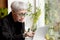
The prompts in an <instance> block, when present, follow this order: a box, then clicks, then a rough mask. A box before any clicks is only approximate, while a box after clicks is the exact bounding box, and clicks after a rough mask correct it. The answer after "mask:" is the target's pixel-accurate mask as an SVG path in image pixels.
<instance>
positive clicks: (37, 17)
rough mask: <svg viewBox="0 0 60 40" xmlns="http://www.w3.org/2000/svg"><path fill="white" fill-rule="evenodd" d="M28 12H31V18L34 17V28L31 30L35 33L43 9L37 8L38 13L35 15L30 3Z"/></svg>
mask: <svg viewBox="0 0 60 40" xmlns="http://www.w3.org/2000/svg"><path fill="white" fill-rule="evenodd" d="M27 11H28V12H30V13H31V14H29V16H32V20H33V24H32V27H31V30H32V31H35V30H36V29H37V25H36V23H37V21H38V19H39V17H40V15H41V9H40V8H38V7H36V12H35V13H33V12H32V5H31V3H29V2H28V9H27Z"/></svg>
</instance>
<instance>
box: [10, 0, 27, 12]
mask: <svg viewBox="0 0 60 40" xmlns="http://www.w3.org/2000/svg"><path fill="white" fill-rule="evenodd" d="M11 9H12V10H14V11H18V10H20V9H27V6H26V3H24V2H22V1H14V2H12V4H11Z"/></svg>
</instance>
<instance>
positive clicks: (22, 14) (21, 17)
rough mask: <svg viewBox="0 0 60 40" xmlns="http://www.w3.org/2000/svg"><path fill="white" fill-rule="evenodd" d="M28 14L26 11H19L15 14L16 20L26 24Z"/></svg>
mask: <svg viewBox="0 0 60 40" xmlns="http://www.w3.org/2000/svg"><path fill="white" fill-rule="evenodd" d="M26 12H27V11H26V10H19V11H17V12H14V15H15V16H14V18H15V20H16V21H18V22H24V19H25V14H26Z"/></svg>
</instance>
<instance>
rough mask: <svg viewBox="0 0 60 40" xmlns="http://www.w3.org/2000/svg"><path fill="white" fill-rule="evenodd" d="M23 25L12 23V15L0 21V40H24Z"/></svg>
mask: <svg viewBox="0 0 60 40" xmlns="http://www.w3.org/2000/svg"><path fill="white" fill-rule="evenodd" d="M24 26H25V25H24V23H21V22H14V20H13V18H12V13H10V14H9V15H7V16H6V17H4V18H3V19H1V20H0V40H25V38H24V37H23V33H24V30H25V28H24Z"/></svg>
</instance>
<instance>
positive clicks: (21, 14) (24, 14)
mask: <svg viewBox="0 0 60 40" xmlns="http://www.w3.org/2000/svg"><path fill="white" fill-rule="evenodd" d="M17 15H18V16H26V15H28V14H27V13H17Z"/></svg>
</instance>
